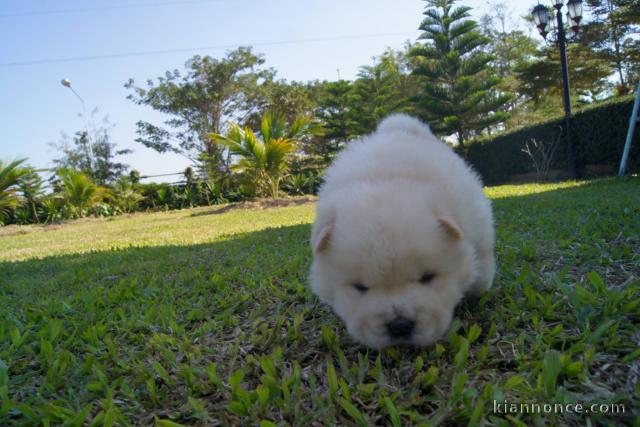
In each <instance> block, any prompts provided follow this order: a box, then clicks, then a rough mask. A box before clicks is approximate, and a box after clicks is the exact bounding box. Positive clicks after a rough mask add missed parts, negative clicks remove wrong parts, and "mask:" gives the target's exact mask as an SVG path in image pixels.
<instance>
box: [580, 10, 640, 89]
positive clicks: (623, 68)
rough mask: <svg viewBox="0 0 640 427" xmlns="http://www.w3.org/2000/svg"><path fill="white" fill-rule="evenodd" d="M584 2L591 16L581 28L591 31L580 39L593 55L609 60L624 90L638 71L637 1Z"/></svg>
mask: <svg viewBox="0 0 640 427" xmlns="http://www.w3.org/2000/svg"><path fill="white" fill-rule="evenodd" d="M586 6H587V8H588V10H589V12H590V14H591V17H592V20H591V22H589V23H587V24H586V28H584V29H581V32H586V33H588V34H589V35H590V37H588V38H583V40H584V41H586V42H587V43H588V48H589V50H590V52H591V54H592V55H593V56H596V57H597V58H600V59H604V60H606V61H608V62H609V64H610V65H611V66H612V68H613V69H614V70H615V74H616V80H617V81H618V91H619V92H621V93H625V92H627V91H629V90H630V88H629V87H628V86H629V84H631V85H633V84H634V83H635V82H634V79H637V78H638V77H639V71H640V67H639V66H638V62H640V41H639V40H638V38H637V36H636V35H637V34H638V30H639V25H640V2H638V1H637V0H587V1H586Z"/></svg>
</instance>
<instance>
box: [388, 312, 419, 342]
mask: <svg viewBox="0 0 640 427" xmlns="http://www.w3.org/2000/svg"><path fill="white" fill-rule="evenodd" d="M415 324H416V322H415V321H413V320H411V319H405V318H404V317H396V318H395V319H393V320H392V321H390V322H388V323H387V332H389V335H390V336H391V337H392V338H407V337H409V336H411V334H412V333H413V327H414V326H415Z"/></svg>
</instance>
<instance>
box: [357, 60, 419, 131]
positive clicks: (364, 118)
mask: <svg viewBox="0 0 640 427" xmlns="http://www.w3.org/2000/svg"><path fill="white" fill-rule="evenodd" d="M400 59H401V57H399V56H396V55H395V52H394V51H392V50H389V51H387V52H385V53H384V54H383V55H381V56H380V57H378V58H375V59H374V61H375V62H374V65H372V66H363V67H360V72H359V73H358V79H357V80H356V81H355V82H354V84H353V99H352V100H351V103H352V111H353V114H352V121H353V125H354V131H355V133H357V134H358V135H363V134H367V133H371V132H373V131H374V130H375V128H376V126H377V125H378V123H379V122H380V121H381V120H382V119H383V118H385V117H386V116H388V115H389V114H391V113H394V112H407V111H409V110H410V106H409V98H408V97H407V96H406V95H405V94H404V93H402V91H401V87H402V84H403V83H404V76H403V75H402V63H401V61H400Z"/></svg>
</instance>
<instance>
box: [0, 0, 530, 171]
mask: <svg viewBox="0 0 640 427" xmlns="http://www.w3.org/2000/svg"><path fill="white" fill-rule="evenodd" d="M488 3H489V2H487V1H479V0H463V1H462V2H461V3H460V4H465V5H469V6H471V7H473V8H474V16H475V17H476V18H477V17H479V16H480V15H481V14H483V13H485V12H486V11H487V8H488ZM505 3H506V4H507V5H508V7H509V8H510V9H511V10H512V11H513V19H514V20H515V21H517V20H518V16H519V15H523V14H526V13H527V11H528V9H529V8H530V7H531V6H532V5H533V4H534V3H536V2H535V0H531V2H522V1H507V2H505ZM529 3H531V4H529ZM84 9H92V10H84ZM423 9H424V2H423V1H420V0H322V1H320V0H307V1H303V0H271V1H266V0H182V1H180V0H156V1H152V0H117V1H115V0H114V1H107V0H95V1H81V0H58V1H55V2H52V1H46V0H21V1H18V0H3V1H1V2H0V40H2V41H3V42H2V49H0V101H1V102H0V159H13V158H18V157H28V158H29V162H30V163H31V164H33V165H34V166H37V167H41V168H44V167H49V166H51V159H52V157H54V155H55V152H54V151H53V150H52V149H51V148H50V147H49V143H50V142H56V141H59V140H60V134H61V132H65V133H67V134H72V133H73V132H75V131H77V130H80V129H83V126H84V124H83V123H84V122H83V120H82V119H81V118H80V117H79V113H80V112H81V111H82V108H81V104H80V102H79V101H78V99H77V98H76V97H75V96H74V95H73V94H72V93H71V92H70V91H69V89H67V88H65V87H63V86H62V85H61V84H60V80H61V79H62V78H68V79H70V80H71V82H72V85H73V87H74V88H75V89H76V90H77V92H78V93H79V94H80V95H81V96H82V97H83V98H84V100H85V101H86V104H87V108H88V109H93V108H95V107H98V108H99V110H100V113H99V115H98V117H102V116H104V115H106V116H108V118H109V121H110V122H111V123H113V124H115V127H114V129H113V131H112V136H113V141H114V142H116V143H117V144H118V147H119V148H130V149H132V150H134V153H133V154H132V155H129V156H126V157H124V158H123V160H124V161H125V163H128V164H130V165H131V166H132V168H135V169H137V170H139V171H140V172H141V173H142V174H143V175H144V174H161V173H170V172H176V171H180V170H182V169H184V167H186V166H187V165H188V161H187V160H185V159H183V158H182V157H180V156H177V155H159V154H157V153H155V152H154V151H153V150H150V149H147V148H145V147H143V146H142V145H140V144H138V143H136V142H134V139H135V138H136V135H135V123H136V121H138V120H148V121H151V122H157V123H159V122H160V120H161V119H162V117H161V116H160V115H159V114H158V113H155V112H153V111H152V110H151V109H150V108H148V107H141V106H137V105H135V104H133V103H132V102H131V101H129V100H127V99H126V96H127V94H128V91H127V90H126V89H125V88H124V87H123V85H124V83H125V82H126V81H127V79H129V78H130V77H132V78H134V79H135V80H136V81H137V82H144V81H146V80H147V79H149V78H155V77H157V76H160V75H162V74H163V73H164V72H165V71H166V70H169V69H171V70H172V69H175V68H178V69H182V66H183V64H184V62H185V61H186V60H187V59H188V58H189V57H191V56H193V55H195V54H208V55H212V56H215V57H220V56H222V55H224V53H225V51H226V50H228V49H224V48H222V49H211V50H194V51H190V52H179V53H167V54H158V55H145V56H128V57H121V58H107V59H96V60H90V61H68V62H49V63H40V64H32V65H24V66H7V65H6V64H9V63H16V62H28V61H34V60H49V59H61V58H72V57H85V56H94V55H109V54H120V53H129V52H145V51H156V50H171V49H187V48H198V47H205V46H237V45H249V44H256V45H257V46H256V47H255V48H254V51H255V52H257V53H261V54H264V56H265V59H266V65H267V66H269V67H273V68H275V69H276V70H277V71H278V76H279V77H281V78H285V79H287V80H298V81H308V80H315V79H320V80H335V79H337V77H338V72H337V71H336V70H337V69H340V75H341V77H342V78H347V79H351V78H353V77H354V76H355V75H356V73H357V71H358V67H359V66H361V65H366V64H369V63H371V57H372V56H374V55H379V54H380V53H381V52H383V51H384V49H385V48H386V47H388V46H390V47H393V48H399V47H400V46H402V44H403V43H404V42H405V41H406V40H415V39H416V37H417V36H418V34H419V32H418V31H416V30H415V29H416V28H417V26H418V25H419V23H420V21H421V19H422V11H423ZM358 35H378V36H375V37H363V38H353V39H345V40H326V41H315V42H305V43H291V44H271V45H270V44H269V43H270V42H279V41H285V40H294V41H295V40H297V41H300V40H308V39H316V38H335V37H343V36H358Z"/></svg>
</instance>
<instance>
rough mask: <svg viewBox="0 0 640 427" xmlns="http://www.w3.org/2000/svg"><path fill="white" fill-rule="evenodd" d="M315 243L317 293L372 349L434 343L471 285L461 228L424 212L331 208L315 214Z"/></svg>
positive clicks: (469, 260)
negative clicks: (464, 291)
mask: <svg viewBox="0 0 640 427" xmlns="http://www.w3.org/2000/svg"><path fill="white" fill-rule="evenodd" d="M378 206H379V205H378ZM312 245H313V249H314V261H313V265H312V271H311V278H312V286H313V289H314V291H315V292H316V293H317V294H318V295H319V296H320V297H321V298H322V299H323V300H324V301H326V302H327V303H329V304H330V305H331V306H332V307H333V309H334V311H335V312H336V313H337V314H338V316H340V317H341V318H342V319H343V320H344V322H345V323H346V326H347V328H348V330H349V332H350V334H351V335H352V336H353V337H354V338H355V339H356V340H358V341H360V342H362V343H363V344H366V345H368V346H370V347H373V348H382V347H386V346H389V345H394V344H409V345H416V346H424V345H428V344H431V343H433V342H434V341H436V340H437V339H438V338H440V337H441V336H442V335H443V334H444V332H445V331H446V330H447V328H448V326H449V323H450V322H451V318H452V315H453V311H454V308H455V306H456V304H457V303H458V302H459V301H460V299H461V298H462V295H463V289H465V286H466V284H468V283H469V282H470V281H471V280H472V277H471V275H472V271H473V255H472V253H473V252H472V250H471V247H470V245H469V244H468V243H466V242H465V241H464V236H463V233H462V230H460V229H459V228H458V226H457V225H456V224H455V223H454V222H453V221H452V220H451V219H449V218H447V217H444V216H438V215H435V214H431V213H429V212H428V211H427V210H424V211H422V210H420V209H408V210H406V211H402V209H399V208H398V207H397V206H394V207H391V208H390V207H386V208H376V209H375V210H369V211H366V210H361V209H355V210H354V209H344V208H343V209H341V208H340V207H333V208H330V209H327V210H326V211H324V212H319V216H318V219H317V221H316V224H315V225H314V230H313V236H312Z"/></svg>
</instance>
